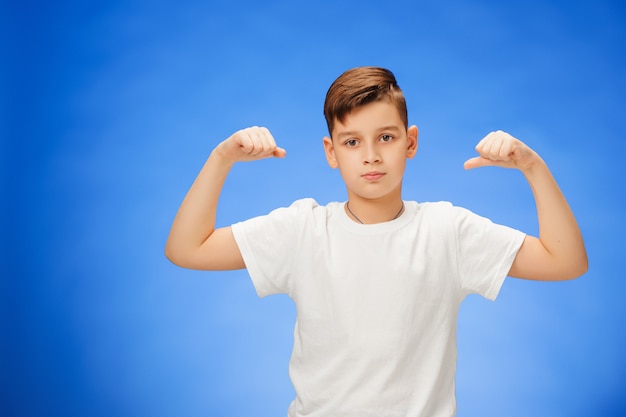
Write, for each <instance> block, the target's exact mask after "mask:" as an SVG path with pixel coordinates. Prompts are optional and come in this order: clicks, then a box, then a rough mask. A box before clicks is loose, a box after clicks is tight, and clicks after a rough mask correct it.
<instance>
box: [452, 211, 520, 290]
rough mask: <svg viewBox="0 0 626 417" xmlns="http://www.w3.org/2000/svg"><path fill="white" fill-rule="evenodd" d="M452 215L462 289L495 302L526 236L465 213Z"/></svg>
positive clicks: (470, 213) (467, 212)
mask: <svg viewBox="0 0 626 417" xmlns="http://www.w3.org/2000/svg"><path fill="white" fill-rule="evenodd" d="M455 212H456V213H455V223H456V224H455V225H456V230H457V242H456V243H457V265H458V274H459V279H460V283H461V288H462V290H463V291H464V292H465V293H467V294H472V293H475V294H480V295H482V296H483V297H485V298H487V299H489V300H495V299H496V297H497V296H498V293H499V292H500V288H501V287H502V284H503V283H504V279H505V278H506V276H507V274H508V272H509V270H510V269H511V265H513V261H514V260H515V256H516V255H517V252H518V251H519V248H520V247H521V245H522V243H523V241H524V238H525V236H526V235H525V234H524V233H523V232H520V231H519V230H516V229H513V228H510V227H507V226H503V225H499V224H495V223H493V222H492V221H491V220H489V219H487V218H485V217H481V216H479V215H476V214H474V213H472V212H471V211H469V210H466V209H462V208H459V207H455Z"/></svg>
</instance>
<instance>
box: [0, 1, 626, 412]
mask: <svg viewBox="0 0 626 417" xmlns="http://www.w3.org/2000/svg"><path fill="white" fill-rule="evenodd" d="M12 3H13V4H4V5H3V6H2V7H3V9H4V11H3V13H1V14H0V15H1V16H0V27H2V28H3V37H4V39H5V42H3V45H2V56H3V57H4V58H2V61H3V64H2V75H3V79H4V82H3V83H2V85H1V87H0V88H1V89H2V90H1V91H0V93H1V94H0V95H1V96H2V98H3V100H2V104H1V105H2V118H1V119H0V120H1V124H0V128H1V130H0V134H1V135H2V142H1V146H2V147H1V148H0V164H1V167H2V210H3V212H2V213H3V222H2V230H1V232H2V240H3V243H2V258H1V259H2V265H1V267H2V269H1V270H0V273H1V274H2V280H1V281H0V282H1V285H2V287H0V291H1V293H2V299H0V302H1V310H0V315H1V317H2V318H1V320H0V323H1V325H2V329H1V330H2V333H1V334H2V346H1V349H2V351H1V353H2V357H1V359H2V361H1V362H0V365H1V366H2V368H1V369H0V383H1V384H2V386H1V390H0V391H1V394H0V395H1V396H2V397H0V400H1V401H0V404H2V410H1V413H2V414H3V415H7V416H29V417H32V416H155V417H159V416H211V415H231V416H280V415H286V408H287V406H288V404H289V402H290V401H291V399H292V397H293V390H292V387H291V385H290V382H289V378H288V373H287V365H288V359H289V355H290V350H291V344H292V331H293V324H294V319H295V316H294V308H293V305H292V304H291V302H290V300H289V299H288V298H286V297H283V296H275V297H270V298H267V299H263V300H261V299H258V298H257V296H256V294H255V292H254V289H253V287H252V285H251V283H250V282H249V279H248V277H247V275H246V273H245V271H237V272H226V273H207V272H196V271H188V270H183V269H180V268H177V267H175V266H173V265H171V264H170V263H169V262H168V261H167V260H166V259H165V258H164V255H163V248H164V243H165V240H166V237H167V233H168V230H169V226H170V224H171V221H172V219H173V216H174V214H175V212H176V209H177V207H178V205H179V204H180V202H181V200H182V198H183V196H184V194H185V193H186V190H187V188H188V187H189V185H190V184H191V182H192V180H193V179H194V177H195V175H196V174H197V172H198V170H199V169H200V167H201V166H202V164H203V162H204V160H205V159H206V157H207V156H208V154H209V152H210V151H211V149H212V148H213V147H214V146H215V145H216V144H217V143H218V142H219V141H221V140H223V139H224V138H226V137H227V136H229V135H230V134H231V133H232V132H234V131H236V130H238V129H240V128H243V127H247V126H250V125H264V126H267V127H268V128H269V129H270V130H271V131H272V132H273V133H274V135H275V137H276V139H277V141H278V142H279V144H280V145H281V146H283V147H285V148H286V149H287V151H288V157H287V158H286V159H284V160H265V161H260V162H256V163H250V164H241V165H238V166H236V167H235V169H234V170H233V171H232V173H231V176H230V177H229V179H228V181H227V184H226V189H225V191H224V193H223V198H222V200H221V205H220V207H219V223H220V224H221V225H227V224H230V223H233V222H235V221H239V220H243V219H245V218H248V217H251V216H255V215H259V214H264V213H266V212H268V211H269V210H271V209H273V208H276V207H278V206H284V205H288V204H290V203H291V202H292V201H293V200H295V199H297V198H302V197H313V198H315V199H317V200H318V202H320V203H327V202H329V201H335V200H343V199H345V190H344V187H343V185H342V183H341V181H340V177H339V175H338V173H337V172H335V171H333V170H331V169H330V168H328V166H327V165H326V162H325V160H324V156H323V150H322V146H321V138H322V136H323V135H325V134H326V127H325V123H324V120H323V116H322V104H323V99H324V95H325V93H326V90H327V88H328V86H329V85H330V83H331V82H332V81H333V80H334V79H335V78H336V77H337V76H338V75H339V74H340V73H341V72H343V71H344V70H346V69H348V68H351V67H354V66H359V65H379V66H384V67H388V68H390V69H392V70H393V71H394V73H395V74H396V76H397V78H398V81H399V83H400V86H401V87H402V88H403V90H404V92H405V95H406V97H407V100H408V103H409V117H410V122H411V123H415V124H417V125H418V126H419V128H420V149H419V152H418V155H417V157H416V158H415V159H414V160H412V161H411V162H410V164H409V167H408V169H407V172H406V181H405V187H404V190H405V192H404V198H405V199H415V200H419V201H432V200H449V201H453V202H454V203H455V204H458V205H462V206H465V207H467V208H470V209H471V210H473V211H475V212H477V213H479V214H482V215H485V216H488V217H490V218H492V219H493V220H494V221H496V222H499V223H504V224H507V225H511V226H513V227H516V228H520V229H522V230H524V231H527V232H529V233H537V225H536V216H535V209H534V204H533V201H532V195H531V193H530V190H529V187H528V185H527V184H526V183H525V181H524V180H523V178H522V176H521V174H520V173H519V172H516V171H508V170H499V169H497V168H484V169H481V170H475V171H469V172H466V171H464V170H463V168H462V164H463V162H464V161H465V160H466V159H467V158H469V157H471V156H473V154H474V151H473V147H474V145H475V144H476V143H477V142H478V140H480V139H481V138H482V137H483V136H484V135H485V134H486V133H488V132H489V131H491V130H494V129H503V130H507V131H509V132H510V133H512V134H513V135H515V136H517V137H519V138H520V139H522V140H524V141H525V142H526V143H528V144H529V145H530V146H531V147H533V148H534V149H536V150H537V151H538V152H539V153H540V154H541V155H542V156H543V158H544V159H545V160H546V161H547V162H548V164H549V166H550V167H551V168H552V170H553V172H554V174H555V176H556V178H557V180H558V181H559V183H560V185H561V187H562V189H563V191H564V192H565V194H566V196H567V197H568V199H569V201H570V204H571V206H572V208H573V210H574V211H575V213H576V215H577V218H578V220H579V223H580V226H581V228H582V230H583V233H584V236H585V239H586V244H587V248H588V252H589V258H590V270H589V272H588V273H587V274H586V275H585V276H584V277H583V278H581V279H578V280H575V281H571V282H564V283H535V282H527V281H520V280H513V279H509V280H507V282H506V283H505V285H504V287H503V289H502V292H501V294H500V297H499V298H498V300H497V301H496V302H495V303H491V302H488V301H486V300H484V299H482V298H479V297H470V298H468V299H467V300H466V302H465V303H464V305H463V307H462V309H461V317H460V321H459V351H460V353H459V363H458V375H457V394H458V406H459V411H458V416H459V417H465V416H508V417H515V416H520V417H527V416H530V415H533V416H555V417H556V416H568V417H578V416H580V417H582V416H591V415H594V416H621V415H626V400H624V396H623V386H624V384H625V383H626V361H625V360H624V352H626V340H625V339H626V337H625V328H626V326H625V321H626V320H625V318H626V307H625V303H624V301H623V296H624V293H625V291H626V280H625V277H624V273H623V256H624V244H623V239H622V238H621V237H622V235H623V234H624V232H625V231H626V230H625V221H624V212H625V209H626V207H625V203H624V179H625V178H624V170H623V166H624V165H623V158H624V154H625V153H626V145H625V139H624V134H623V132H624V129H623V123H624V108H625V105H626V96H625V92H626V70H625V57H626V44H625V42H626V33H625V32H626V30H625V26H626V25H625V23H626V20H625V18H626V13H625V11H624V6H622V3H621V2H619V1H608V0H574V1H556V0H548V1H537V0H525V1H521V0H512V1H507V2H498V1H488V0H475V1H470V0H453V1H441V2H426V1H397V0H388V1H385V2H380V1H344V2H339V1H317V2H306V1H296V0H294V1H266V2H254V1H240V2H205V1H199V0H182V1H177V2H174V1H165V0H156V1H134V2H123V1H109V2H81V1H59V2H34V1H20V2H12ZM620 259H622V260H620Z"/></svg>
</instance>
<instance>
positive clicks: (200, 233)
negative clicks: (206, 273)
mask: <svg viewBox="0 0 626 417" xmlns="http://www.w3.org/2000/svg"><path fill="white" fill-rule="evenodd" d="M232 166H233V162H232V161H231V160H228V159H226V158H224V157H222V156H221V155H220V154H219V153H218V152H217V151H216V150H214V151H213V152H212V153H211V155H210V156H209V158H208V159H207V161H206V163H205V164H204V166H203V167H202V170H201V171H200V173H199V174H198V176H197V177H196V179H195V181H194V182H193V184H192V186H191V188H190V189H189V191H188V192H187V195H186V196H185V199H184V200H183V202H182V204H181V205H180V208H179V209H178V212H177V213H176V217H175V218H174V222H173V224H172V228H171V230H170V234H169V236H168V239H167V243H166V247H165V254H166V256H167V257H168V259H170V260H172V262H174V263H179V260H180V259H182V258H184V257H185V256H187V255H188V254H191V253H193V252H194V251H195V250H196V249H198V248H199V247H200V246H201V245H202V244H203V243H204V242H205V241H206V240H207V239H208V238H209V236H211V234H212V233H213V231H214V230H215V216H216V212H217V204H218V200H219V196H220V193H221V191H222V187H223V185H224V182H225V180H226V177H227V175H228V172H229V171H230V169H231V168H232Z"/></svg>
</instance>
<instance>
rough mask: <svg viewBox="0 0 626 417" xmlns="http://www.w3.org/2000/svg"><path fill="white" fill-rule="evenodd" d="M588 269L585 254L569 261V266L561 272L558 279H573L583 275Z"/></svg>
mask: <svg viewBox="0 0 626 417" xmlns="http://www.w3.org/2000/svg"><path fill="white" fill-rule="evenodd" d="M588 270H589V261H588V259H587V255H586V254H585V255H584V256H582V257H580V258H579V259H577V260H576V261H574V262H570V265H569V268H567V269H566V270H564V271H563V272H562V273H561V278H560V281H567V280H573V279H576V278H580V277H581V276H583V275H585V274H586V273H587V271H588Z"/></svg>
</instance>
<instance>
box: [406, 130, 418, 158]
mask: <svg viewBox="0 0 626 417" xmlns="http://www.w3.org/2000/svg"><path fill="white" fill-rule="evenodd" d="M417 133H418V130H417V126H415V125H413V126H411V127H409V128H408V129H407V131H406V138H407V142H408V146H407V149H406V157H407V158H409V159H411V158H413V157H414V156H415V154H416V153H417Z"/></svg>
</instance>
